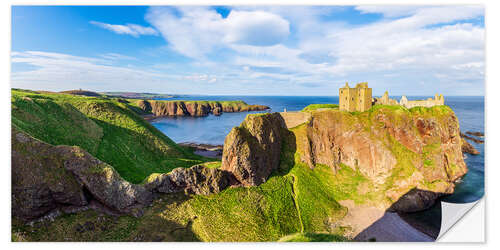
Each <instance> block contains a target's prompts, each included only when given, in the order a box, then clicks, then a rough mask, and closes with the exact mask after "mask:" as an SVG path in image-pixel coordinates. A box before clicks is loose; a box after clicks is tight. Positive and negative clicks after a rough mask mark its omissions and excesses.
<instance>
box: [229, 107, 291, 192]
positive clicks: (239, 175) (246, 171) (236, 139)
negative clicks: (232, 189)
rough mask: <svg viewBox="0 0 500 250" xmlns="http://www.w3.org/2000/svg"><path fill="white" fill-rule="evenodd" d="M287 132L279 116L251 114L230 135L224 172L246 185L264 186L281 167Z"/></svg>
mask: <svg viewBox="0 0 500 250" xmlns="http://www.w3.org/2000/svg"><path fill="white" fill-rule="evenodd" d="M287 131H288V130H287V129H286V125H285V121H284V120H283V118H282V117H281V116H280V114H279V113H272V114H256V115H247V117H246V118H245V120H244V121H243V122H242V123H241V125H240V126H239V127H235V128H233V129H232V130H231V132H230V133H229V134H228V135H227V136H226V139H225V141H224V151H223V154H222V167H221V169H222V170H226V171H228V172H231V173H232V174H233V175H234V177H235V178H236V180H237V181H238V182H240V183H241V184H243V185H244V186H256V185H260V184H262V183H263V182H265V181H266V179H267V178H268V177H269V175H270V174H271V172H272V171H273V170H275V169H277V168H278V166H279V162H280V154H281V147H282V143H283V142H282V141H283V136H284V135H285V133H286V132H287Z"/></svg>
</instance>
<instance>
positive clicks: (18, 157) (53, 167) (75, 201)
mask: <svg viewBox="0 0 500 250" xmlns="http://www.w3.org/2000/svg"><path fill="white" fill-rule="evenodd" d="M151 197H152V196H151V192H149V191H148V190H146V189H145V188H144V187H142V186H140V185H134V184H131V183H129V182H127V181H125V180H123V179H122V178H121V177H120V176H119V175H118V173H116V172H115V170H114V169H113V168H112V167H111V166H109V165H108V164H106V163H104V162H101V161H100V160H98V159H96V158H95V157H93V156H91V155H90V154H89V153H87V152H85V151H84V150H82V149H81V148H79V147H71V146H53V145H50V144H47V143H44V142H41V141H38V140H36V139H34V138H32V137H31V136H29V135H26V134H25V133H23V132H20V131H18V130H16V129H13V130H12V214H13V215H14V216H16V217H18V218H21V219H23V220H31V219H35V218H38V217H40V216H42V215H44V214H47V213H48V212H50V211H52V210H54V209H57V208H62V207H67V206H77V207H78V206H85V205H88V204H89V202H90V201H91V200H93V199H95V200H97V201H99V202H100V203H102V204H104V205H105V206H106V207H109V208H111V209H114V210H116V211H118V212H121V213H131V214H135V215H139V213H140V208H141V207H143V206H145V205H148V204H149V203H150V202H151Z"/></svg>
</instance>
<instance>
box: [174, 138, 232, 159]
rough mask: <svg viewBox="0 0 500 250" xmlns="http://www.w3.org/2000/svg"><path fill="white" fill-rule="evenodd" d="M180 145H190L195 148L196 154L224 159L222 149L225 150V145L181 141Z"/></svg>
mask: <svg viewBox="0 0 500 250" xmlns="http://www.w3.org/2000/svg"><path fill="white" fill-rule="evenodd" d="M178 145H179V146H183V147H188V148H191V149H192V150H193V153H194V154H197V155H201V156H205V157H210V158H216V159H222V151H223V146H222V145H211V144H203V143H202V144H197V143H193V142H181V143H178Z"/></svg>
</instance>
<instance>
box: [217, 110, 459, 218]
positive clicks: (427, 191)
mask: <svg viewBox="0 0 500 250" xmlns="http://www.w3.org/2000/svg"><path fill="white" fill-rule="evenodd" d="M282 115H285V116H286V115H288V113H285V114H279V113H274V114H263V115H249V116H247V118H246V119H245V121H244V122H243V123H242V124H241V125H240V126H239V127H235V128H233V130H231V132H230V133H229V135H228V136H227V137H226V140H225V143H224V152H223V157H222V169H224V170H227V171H228V172H231V173H232V174H233V175H234V176H235V177H236V179H237V180H238V181H239V182H240V183H241V184H243V185H245V186H255V185H259V184H261V183H263V182H264V181H265V180H266V179H267V178H268V177H269V175H270V174H271V172H272V171H273V170H275V169H277V168H278V166H279V164H280V157H279V156H280V150H281V149H282V148H283V143H284V142H283V138H284V137H285V136H286V133H290V131H291V132H293V135H294V136H295V143H296V145H294V146H295V147H296V149H295V155H296V156H297V159H299V161H301V162H303V163H306V164H307V165H308V166H309V168H311V169H314V168H316V166H318V164H319V165H326V166H329V167H330V168H331V170H332V171H333V172H334V173H336V172H338V171H340V169H341V168H345V167H347V168H350V169H352V170H351V171H354V172H353V173H359V175H360V177H359V178H362V179H363V180H365V179H366V180H367V182H366V183H365V184H363V185H365V187H358V189H359V190H357V191H356V192H358V193H363V194H365V193H366V190H364V189H367V187H370V189H372V190H371V191H370V192H371V193H372V194H373V196H372V197H376V198H373V199H374V200H372V201H373V202H375V203H376V204H377V206H380V207H384V208H386V209H387V208H389V207H390V206H391V205H393V204H394V203H396V202H398V203H397V204H396V205H394V206H393V207H392V209H393V210H398V211H407V212H408V211H417V210H421V209H425V208H427V207H428V206H430V205H432V204H433V202H434V200H435V199H437V198H438V197H439V196H440V195H443V194H450V193H452V192H453V191H454V187H455V184H454V182H455V181H457V180H458V179H459V178H460V177H462V176H463V175H464V174H465V173H466V172H467V167H466V165H465V163H464V160H463V155H462V139H461V138H460V135H459V131H460V130H459V124H458V119H457V118H456V116H455V114H454V113H453V111H452V110H451V109H450V108H448V107H446V106H437V107H432V108H415V109H411V110H408V109H406V108H403V107H391V106H378V107H376V108H373V109H371V110H370V111H367V112H363V113H350V112H343V111H339V110H338V109H328V110H316V111H311V112H310V113H309V115H308V116H307V117H308V119H303V120H304V123H303V124H302V125H299V126H295V125H296V124H293V125H294V128H291V129H290V130H288V129H286V124H288V123H286V122H285V120H286V119H283V117H282ZM290 124H291V123H290ZM292 148H293V147H292ZM282 157H283V155H282ZM288 157H290V156H288ZM343 172H344V173H345V170H344V171H343ZM339 178H340V177H339ZM352 178H354V177H352ZM355 181H356V180H352V183H355ZM332 185H334V186H335V185H344V184H338V183H332ZM337 188H341V187H337ZM363 190H364V191H363ZM410 190H413V191H412V193H409V194H408V195H407V197H403V195H405V194H407V193H408V192H409V191H410ZM352 195H356V194H352V193H351V194H347V197H349V196H352ZM417 198H418V199H417Z"/></svg>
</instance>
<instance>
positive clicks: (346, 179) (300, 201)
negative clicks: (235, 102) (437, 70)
mask: <svg viewBox="0 0 500 250" xmlns="http://www.w3.org/2000/svg"><path fill="white" fill-rule="evenodd" d="M139 108H141V107H139V106H138V105H137V103H136V102H124V101H123V100H120V99H116V98H108V97H87V96H75V95H69V94H57V93H39V92H33V91H24V90H12V126H14V127H15V128H16V129H18V130H20V131H23V132H25V133H27V134H29V135H31V136H33V137H35V138H37V139H39V140H42V141H44V142H47V143H50V144H53V145H78V146H80V147H81V148H83V149H85V150H86V151H88V152H89V153H90V154H91V155H93V156H95V157H97V158H98V159H100V160H102V161H104V162H106V163H108V164H109V165H111V166H113V168H115V169H116V171H117V172H118V173H119V174H120V175H121V176H122V177H123V178H124V179H126V180H128V181H130V182H133V183H141V182H143V180H146V179H147V177H148V176H149V175H151V174H153V173H166V172H169V171H171V170H172V169H174V168H177V167H190V166H192V165H195V164H203V165H205V166H209V167H213V168H220V167H221V163H220V162H217V161H215V162H214V161H213V159H209V158H203V157H200V156H196V155H194V154H193V153H192V152H190V151H188V150H187V149H185V148H182V147H179V146H178V145H176V144H175V143H174V142H173V141H172V140H170V139H169V138H168V137H167V136H166V135H164V134H163V133H161V132H160V131H158V130H157V129H156V128H154V127H153V126H151V125H150V124H149V123H148V122H147V121H145V120H144V119H143V118H142V117H141V116H140V112H139V111H138V109H139ZM141 109H142V108H141ZM304 112H312V113H314V114H313V115H315V118H316V119H317V120H318V121H316V122H326V123H328V124H332V123H333V122H334V121H340V122H341V123H342V124H345V125H346V126H345V128H344V127H342V129H346V130H348V129H349V128H350V126H347V125H353V124H361V125H360V126H359V129H358V130H357V131H361V132H363V131H364V132H363V133H365V132H366V133H367V136H366V137H365V139H366V140H368V139H370V140H379V139H380V138H382V139H383V142H384V143H385V144H383V145H382V147H384V148H387V150H389V151H388V152H389V153H394V154H395V155H396V156H397V157H396V158H395V161H396V163H395V164H396V165H395V166H394V167H393V169H391V173H390V175H389V176H386V177H384V181H385V179H387V183H385V182H384V183H381V184H380V183H379V184H376V183H375V182H374V180H373V178H372V179H370V178H369V177H368V175H367V174H365V173H364V172H363V169H361V168H359V167H358V166H356V167H352V166H348V165H346V164H339V166H338V167H337V169H334V168H333V167H332V166H329V165H328V164H327V163H324V162H313V163H314V166H313V167H312V168H311V166H309V165H308V163H307V162H304V155H306V154H305V153H306V152H304V149H305V147H304V145H306V144H307V143H309V142H311V143H317V142H318V141H319V140H320V139H321V138H323V137H314V133H317V132H321V131H322V130H318V131H309V132H308V131H306V126H305V125H300V126H297V127H294V128H292V129H290V130H289V131H290V133H289V134H288V135H287V136H286V137H285V138H284V139H283V140H284V141H283V143H282V148H281V153H280V161H279V167H278V168H277V169H276V170H274V171H273V172H272V174H271V176H270V177H269V178H268V179H267V180H266V181H265V182H264V183H263V184H261V185H258V186H253V187H232V188H227V189H225V190H223V191H222V192H220V193H217V194H211V195H185V194H182V193H175V194H162V195H160V196H159V197H157V198H156V199H155V200H154V202H153V204H152V206H151V207H148V208H147V209H146V210H145V213H144V215H142V216H141V217H133V216H128V215H122V216H110V215H104V214H99V213H98V212H96V211H94V210H86V211H82V212H77V213H73V214H65V215H62V216H59V217H57V218H55V219H54V220H53V221H50V220H45V221H41V222H36V223H33V225H28V224H24V223H22V222H20V221H18V220H16V219H15V218H13V222H12V240H13V241H348V240H350V238H348V237H346V236H347V235H351V234H350V232H352V230H353V229H352V228H351V227H350V226H349V225H346V224H342V223H340V221H341V220H342V219H343V218H345V217H346V215H347V214H348V212H349V211H348V208H347V207H344V206H342V205H341V204H340V203H341V202H340V201H345V200H352V201H353V202H354V203H355V204H357V205H374V204H376V203H380V201H386V200H387V198H386V195H388V194H391V193H398V194H399V193H400V192H399V190H395V188H396V187H400V186H401V185H400V184H398V185H396V184H397V183H401V182H404V181H406V180H407V178H408V176H409V175H412V176H417V175H416V174H414V173H417V172H418V173H423V174H424V177H425V178H427V175H429V176H430V177H436V178H435V179H436V181H435V182H432V183H426V182H425V178H424V179H422V180H420V179H418V180H415V181H413V182H412V183H409V184H408V185H406V186H405V187H404V188H412V187H414V186H415V185H422V183H424V184H426V185H429V186H430V187H429V189H433V188H434V187H433V185H434V186H438V185H440V184H442V183H440V181H441V175H442V174H445V172H443V171H442V170H440V169H439V168H437V167H436V166H437V163H438V161H437V160H436V159H434V158H433V157H432V156H433V155H434V154H437V153H439V152H440V149H439V147H437V146H435V145H434V144H432V143H428V144H429V145H428V146H426V147H425V148H424V149H423V152H422V153H420V152H418V153H415V152H413V151H409V150H408V148H407V146H405V145H400V144H399V143H397V142H396V141H395V140H396V139H395V138H396V137H397V136H401V135H398V134H390V133H386V132H383V131H385V130H382V127H383V125H384V124H383V123H382V122H384V121H386V122H387V124H388V125H389V124H393V125H394V126H400V125H401V124H409V123H408V121H410V118H412V117H414V116H418V117H420V118H422V119H423V120H425V118H426V117H431V118H432V119H437V120H436V124H441V123H440V120H439V119H448V118H449V115H448V114H449V113H450V112H452V111H451V109H449V108H448V107H444V106H443V107H434V108H413V109H410V110H407V109H405V108H399V107H391V106H387V107H386V106H374V107H373V108H372V109H371V110H369V111H366V112H363V113H355V112H354V113H349V112H341V111H339V110H338V105H329V104H321V105H311V106H309V107H307V108H306V109H305V110H304ZM339 112H341V113H339ZM259 115H264V114H256V115H255V116H259ZM382 118H384V119H385V120H383V119H382ZM402 118H404V119H402ZM338 119H340V120H338ZM389 122H390V123H389ZM443 124H444V123H443ZM424 125H425V126H424V127H423V128H424V130H426V129H430V128H429V126H427V125H426V124H424ZM443 126H444V125H443ZM370 128H379V131H382V132H381V133H380V134H376V135H374V134H371V132H370V131H369V130H370ZM308 129H312V128H308ZM413 129H414V130H412V131H411V132H412V133H414V134H415V135H417V134H419V133H421V132H419V131H418V129H416V128H413ZM374 131H376V130H375V129H374ZM426 131H427V130H426ZM311 132H312V133H311ZM424 132H425V131H424ZM318 135H319V134H318ZM326 135H328V134H326ZM311 136H312V137H311ZM403 136H405V134H403ZM379 137H380V138H379ZM382 139H381V140H382ZM431 139H432V140H431ZM431 139H429V142H434V141H433V140H434V139H438V138H437V137H436V138H431ZM361 144H362V143H361ZM309 145H312V144H309ZM362 145H364V144H362ZM436 145H437V144H436ZM410 146H411V145H410ZM438 146H439V145H438ZM313 149H314V148H311V149H310V151H309V152H307V153H308V154H309V153H311V152H312V150H313ZM320 151H321V150H320ZM320 151H318V152H319V153H317V156H319V157H318V158H317V159H319V160H320V159H321V157H323V158H324V157H326V156H324V155H321V154H320V153H321V152H320ZM438 151H439V152H438ZM313 153H314V152H313ZM405 157H406V158H405ZM422 157H423V158H425V161H423V162H424V163H423V164H422V166H420V165H418V166H414V162H413V161H412V160H414V161H417V160H419V159H421V158H422ZM448 157H449V156H448ZM325 159H326V158H325ZM448 159H451V160H453V159H452V158H450V157H449V158H448ZM357 162H358V161H357V160H356V165H357ZM361 163H362V161H360V165H361ZM353 166H354V165H353ZM407 170H408V171H407ZM409 170H411V171H409ZM453 171H454V170H453V169H450V170H447V171H446V173H447V172H450V173H451V172H453ZM407 172H408V173H407ZM430 177H429V178H430ZM395 183H396V184H395ZM374 187H377V189H376V190H375V189H374Z"/></svg>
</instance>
